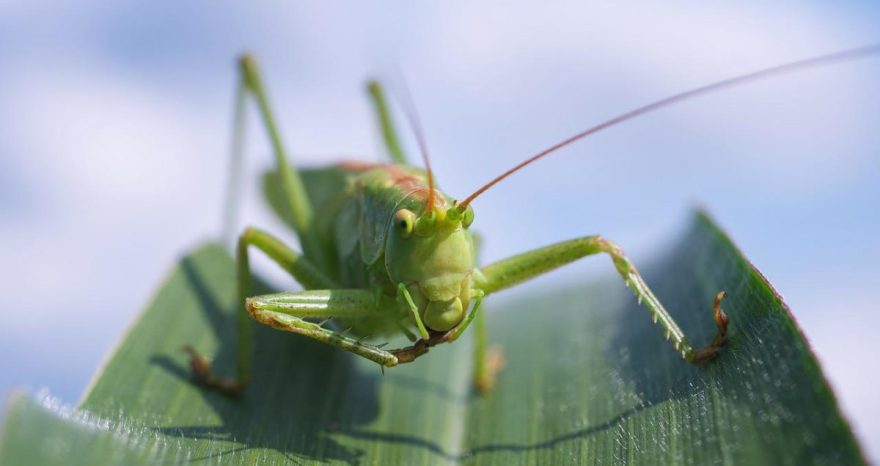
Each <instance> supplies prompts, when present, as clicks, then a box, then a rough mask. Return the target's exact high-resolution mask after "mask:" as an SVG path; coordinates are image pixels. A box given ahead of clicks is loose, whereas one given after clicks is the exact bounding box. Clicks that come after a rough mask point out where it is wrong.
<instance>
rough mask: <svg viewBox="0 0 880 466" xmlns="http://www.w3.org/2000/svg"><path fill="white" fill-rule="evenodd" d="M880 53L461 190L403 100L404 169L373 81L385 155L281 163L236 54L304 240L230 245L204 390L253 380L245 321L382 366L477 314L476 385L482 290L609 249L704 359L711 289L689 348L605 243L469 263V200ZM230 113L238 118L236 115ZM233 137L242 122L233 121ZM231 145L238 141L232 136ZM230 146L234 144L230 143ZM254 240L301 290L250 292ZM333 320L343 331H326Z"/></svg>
mask: <svg viewBox="0 0 880 466" xmlns="http://www.w3.org/2000/svg"><path fill="white" fill-rule="evenodd" d="M877 53H880V45H874V46H869V47H862V48H859V49H853V50H849V51H845V52H839V53H835V54H830V55H825V56H821V57H817V58H811V59H808V60H802V61H798V62H794V63H789V64H786V65H781V66H777V67H774V68H770V69H765V70H761V71H757V72H754V73H749V74H747V75H742V76H738V77H735V78H731V79H728V80H725V81H721V82H718V83H715V84H710V85H708V86H703V87H700V88H697V89H693V90H690V91H687V92H684V93H681V94H677V95H674V96H672V97H669V98H666V99H662V100H659V101H657V102H654V103H651V104H649V105H646V106H644V107H640V108H637V109H635V110H633V111H630V112H627V113H624V114H622V115H620V116H617V117H615V118H612V119H610V120H608V121H606V122H604V123H602V124H600V125H598V126H595V127H593V128H590V129H587V130H585V131H583V132H581V133H578V134H576V135H574V136H572V137H570V138H568V139H566V140H565V141H562V142H560V143H558V144H556V145H554V146H551V147H550V148H548V149H546V150H544V151H542V152H540V153H538V154H537V155H535V156H533V157H531V158H529V159H527V160H525V161H524V162H522V163H520V164H519V165H517V166H515V167H513V168H511V169H510V170H508V171H506V172H504V173H503V174H501V175H500V176H498V177H497V178H495V179H494V180H492V181H490V182H489V183H487V184H486V185H484V186H483V187H481V188H480V189H478V190H477V191H475V192H474V193H473V194H471V195H470V196H468V197H466V198H465V199H464V200H455V199H454V198H452V197H451V196H448V195H446V194H445V193H443V192H441V191H439V190H437V189H436V188H435V186H434V179H433V174H432V172H431V167H430V162H429V159H428V156H427V150H426V148H425V146H426V145H425V141H424V138H423V137H422V132H421V129H420V127H419V125H418V120H417V119H416V118H415V114H414V112H413V111H412V107H411V104H410V105H409V106H404V107H405V110H406V113H407V116H408V117H409V120H410V123H411V125H412V126H413V130H414V132H415V134H416V138H417V140H418V143H419V146H420V149H421V152H422V157H423V160H424V163H425V169H424V170H422V169H419V168H414V167H412V166H410V165H409V164H408V163H407V160H406V158H405V156H404V154H403V151H402V150H401V148H400V144H399V142H398V138H397V136H396V133H395V130H394V128H393V125H392V123H391V117H390V115H389V110H388V106H387V104H386V102H385V98H384V94H383V91H382V89H381V87H380V86H379V85H378V84H377V83H375V82H373V83H370V85H369V91H370V95H371V96H372V100H373V104H374V106H375V108H376V113H377V115H378V120H379V124H380V127H381V129H382V134H383V139H384V141H385V144H386V146H387V149H388V151H389V153H390V156H391V162H392V163H389V164H369V163H361V162H345V163H341V164H339V165H336V166H332V167H328V168H323V169H313V170H304V171H300V170H297V169H295V168H294V167H293V166H291V165H290V163H289V161H288V158H287V156H286V153H285V150H284V146H283V144H282V142H281V137H280V135H279V132H278V130H277V128H276V126H275V119H274V117H273V114H272V111H271V110H270V106H269V102H268V98H267V96H266V92H265V88H264V86H263V84H262V80H261V78H260V74H259V72H258V70H257V65H256V62H255V61H254V59H253V58H251V57H250V56H247V55H246V56H244V57H242V58H241V60H240V61H239V71H240V82H239V91H238V100H237V102H238V110H237V114H238V115H241V111H242V107H243V103H244V100H245V98H246V97H247V96H252V97H254V98H255V99H256V103H257V106H258V108H259V112H260V114H261V116H262V119H263V122H264V124H265V126H266V129H267V130H268V135H269V138H270V140H271V143H272V146H273V150H274V153H275V162H276V165H277V172H276V173H275V176H276V178H277V180H278V182H279V183H280V186H281V190H282V192H283V197H284V202H285V203H286V206H287V208H288V209H289V214H290V216H291V218H292V224H293V227H294V230H295V231H296V234H297V235H298V237H299V239H300V243H301V245H302V249H303V252H302V254H299V253H297V252H295V251H293V250H292V249H291V248H289V247H287V246H286V245H284V244H283V243H282V242H281V241H280V240H278V239H277V238H276V237H274V236H272V235H271V234H269V233H267V232H265V231H262V230H259V229H256V228H247V229H246V230H245V231H244V232H243V233H242V234H241V236H240V237H239V239H238V245H237V253H236V255H237V276H238V293H239V296H240V302H242V303H243V304H244V306H243V312H239V313H238V316H237V325H238V340H239V341H238V355H237V365H236V372H237V373H236V375H235V377H219V376H217V375H215V374H214V373H213V371H212V369H211V363H210V361H209V360H208V359H207V358H205V357H204V356H202V355H200V354H199V353H198V352H197V351H196V350H195V349H193V348H192V347H187V348H185V349H186V351H187V352H189V353H190V355H191V366H192V369H193V372H194V373H195V374H196V376H197V377H198V379H199V380H200V381H201V382H202V383H204V384H205V385H207V386H208V387H211V388H214V389H218V390H221V391H223V392H227V393H230V394H238V393H241V392H242V390H244V388H245V386H246V385H247V384H248V382H249V381H250V378H251V357H252V354H251V353H252V335H251V333H252V329H251V327H250V320H251V319H254V320H256V321H258V322H260V323H263V324H266V325H269V326H271V327H274V328H276V329H279V330H282V331H286V332H291V333H296V334H299V335H303V336H306V337H309V338H313V339H315V340H318V341H320V342H323V343H327V344H330V345H333V346H336V347H338V348H341V349H343V350H346V351H349V352H352V353H354V354H356V355H358V356H361V357H364V358H367V359H369V360H371V361H373V362H375V363H378V364H379V365H380V366H381V367H382V368H383V370H384V368H385V367H393V366H397V365H399V364H404V363H409V362H412V361H415V360H416V359H417V358H419V357H421V356H422V355H424V354H426V353H427V352H428V350H429V349H430V348H431V347H433V346H436V345H439V344H442V343H451V342H454V341H456V340H457V339H458V338H460V337H461V335H462V334H463V333H464V332H465V330H466V329H467V328H468V327H469V326H470V325H471V324H473V325H474V327H475V331H476V345H475V351H474V374H473V377H474V384H475V386H476V388H477V389H479V390H488V389H490V388H491V387H492V385H493V383H494V380H495V376H496V374H497V372H498V370H499V369H500V368H501V365H502V358H501V356H500V352H499V351H497V350H488V349H487V331H486V321H485V315H484V313H483V312H482V310H481V305H482V302H483V299H484V298H485V297H487V296H489V295H491V294H493V293H496V292H498V291H501V290H504V289H506V288H510V287H512V286H514V285H517V284H519V283H522V282H524V281H526V280H529V279H531V278H534V277H537V276H539V275H542V274H544V273H547V272H550V271H551V270H554V269H556V268H559V267H561V266H563V265H566V264H569V263H571V262H574V261H576V260H578V259H581V258H583V257H586V256H591V255H594V254H599V253H605V254H608V255H609V256H610V258H611V260H612V262H613V264H614V267H615V268H616V269H617V272H618V273H619V274H620V276H621V277H622V278H623V280H624V282H625V284H626V285H627V286H628V287H629V288H630V289H631V290H632V292H633V294H634V295H635V297H636V299H637V300H638V301H639V302H640V303H643V304H644V305H645V306H646V307H647V309H648V312H649V313H650V314H651V317H652V318H653V320H654V322H656V323H658V324H659V325H660V327H662V329H663V330H664V331H665V334H666V338H667V339H668V340H670V342H671V344H672V347H673V348H674V349H675V350H676V351H677V352H679V353H680V354H681V356H682V358H683V359H684V360H685V361H688V362H690V363H697V364H698V363H703V362H706V361H709V360H710V359H712V358H714V357H715V356H716V355H717V354H718V352H719V350H720V349H721V347H722V346H723V345H724V344H725V342H726V340H727V335H728V321H729V319H728V317H727V314H726V313H725V312H724V311H723V310H722V309H721V306H720V303H721V300H722V299H723V298H724V295H725V294H724V292H723V291H720V292H718V294H717V295H716V296H715V298H714V302H713V306H712V312H713V317H714V321H715V326H716V327H717V334H716V335H715V337H714V338H713V339H712V340H711V341H710V342H709V343H708V344H706V345H705V346H703V347H701V348H695V347H693V346H692V345H691V344H690V343H689V342H688V339H687V338H686V337H685V335H684V332H682V330H681V328H679V326H678V325H677V324H676V322H675V320H674V319H673V318H672V317H671V316H670V315H669V313H668V312H667V311H666V309H664V307H663V305H662V304H661V303H660V301H659V300H658V299H657V298H656V297H655V296H654V294H653V293H652V292H651V290H650V288H648V285H647V284H646V283H645V281H644V280H643V279H642V277H641V276H640V275H639V272H638V271H637V269H636V267H635V266H634V265H633V264H632V263H631V262H630V260H629V259H627V257H626V256H625V255H624V254H623V252H622V251H621V249H620V248H619V247H618V246H617V245H616V244H614V243H612V242H611V241H608V240H607V239H605V238H602V237H600V236H584V237H580V238H575V239H572V240H568V241H563V242H560V243H556V244H553V245H550V246H546V247H543V248H539V249H535V250H532V251H529V252H526V253H523V254H519V255H516V256H513V257H510V258H507V259H504V260H500V261H498V262H495V263H493V264H489V265H487V266H484V267H477V263H476V254H475V246H474V237H473V235H472V233H471V231H470V227H471V226H472V223H473V221H474V211H473V209H472V207H471V203H472V202H473V200H474V199H475V198H477V197H478V196H479V195H481V194H482V193H484V192H485V191H486V190H488V189H489V188H491V187H492V186H494V185H495V184H496V183H498V182H499V181H501V180H503V179H504V178H506V177H508V176H510V175H511V174H513V173H515V172H517V171H518V170H520V169H522V168H523V167H525V166H526V165H529V164H531V163H533V162H534V161H536V160H538V159H540V158H542V157H544V156H546V155H548V154H550V153H552V152H554V151H556V150H557V149H559V148H561V147H563V146H566V145H569V144H571V143H573V142H575V141H578V140H580V139H582V138H585V137H587V136H589V135H591V134H593V133H596V132H598V131H601V130H603V129H605V128H608V127H610V126H613V125H616V124H618V123H621V122H623V121H626V120H629V119H631V118H635V117H637V116H640V115H642V114H645V113H648V112H652V111H655V110H658V109H660V108H663V107H667V106H669V105H672V104H675V103H678V102H680V101H682V100H685V99H690V98H692V97H695V96H697V95H703V94H705V93H708V92H714V91H717V90H720V89H722V88H727V87H730V86H734V85H740V84H743V83H745V82H750V81H753V80H756V79H763V78H767V77H770V76H774V75H778V74H780V73H785V72H791V71H795V70H799V69H803V68H807V67H812V66H816V65H824V64H829V63H834V62H840V61H843V60H851V59H856V58H862V57H865V56H868V55H873V54H877ZM236 121H241V119H240V117H237V118H236ZM238 128H239V130H238V131H237V132H236V133H240V128H241V125H240V124H239V125H238ZM234 146H235V147H237V146H239V144H234ZM234 152H235V149H234ZM251 247H255V248H257V249H259V250H260V251H262V252H263V253H265V254H266V255H267V256H269V257H270V258H271V259H272V260H273V261H275V262H276V263H277V264H278V265H279V266H281V267H282V268H283V269H284V270H286V271H287V272H288V273H290V275H292V276H293V278H294V279H295V280H296V281H297V282H299V283H300V284H301V285H302V286H303V288H305V291H299V292H287V293H275V294H268V295H261V296H250V275H251V272H250V266H249V257H248V250H249V248H251ZM330 319H332V320H333V321H334V322H336V323H338V324H340V325H341V326H342V327H344V328H347V330H346V331H342V332H340V331H336V330H333V329H332V328H329V326H328V325H325V323H326V322H327V321H328V320H330ZM395 334H403V335H406V336H407V337H408V338H409V340H410V342H411V344H410V345H409V346H405V347H401V348H397V349H385V348H384V345H374V344H370V343H367V342H365V341H366V338H367V337H377V336H390V335H395Z"/></svg>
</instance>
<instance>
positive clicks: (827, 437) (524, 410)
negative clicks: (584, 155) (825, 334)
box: [0, 214, 864, 465]
mask: <svg viewBox="0 0 880 466" xmlns="http://www.w3.org/2000/svg"><path fill="white" fill-rule="evenodd" d="M593 260H604V261H607V258H595V259H593ZM609 269H611V267H610V265H609ZM643 271H644V272H645V275H646V279H647V281H648V283H649V284H651V285H652V286H653V287H654V289H655V291H656V293H657V295H658V296H659V298H660V299H661V300H662V301H663V302H664V303H666V305H667V307H668V308H669V310H670V311H671V313H672V314H673V315H674V317H675V318H676V319H679V322H680V324H681V326H682V328H683V329H684V330H685V332H687V333H688V334H690V335H693V339H694V340H695V341H702V340H707V339H708V338H710V336H711V334H712V332H713V325H712V320H711V299H712V296H713V295H714V294H715V293H716V292H717V291H718V290H722V289H723V290H726V291H727V292H728V296H729V297H728V299H727V301H725V309H726V310H727V311H728V313H729V315H730V317H731V322H732V323H731V340H730V342H729V344H728V346H727V347H726V348H725V350H724V351H723V353H722V354H721V356H720V357H719V358H718V359H717V360H716V361H714V362H712V363H711V364H709V365H707V366H705V367H695V366H692V365H689V364H687V363H684V362H682V361H681V359H680V358H679V357H678V356H677V355H676V353H675V352H674V351H672V349H671V347H670V345H669V344H668V343H667V342H666V341H664V338H663V335H662V332H661V331H660V329H659V327H657V326H655V325H652V324H651V321H650V319H649V317H648V314H647V312H645V310H644V309H642V308H640V307H639V306H638V305H637V303H636V302H635V299H634V298H633V297H632V295H630V294H629V293H628V292H627V290H626V289H625V288H624V287H623V286H622V285H621V283H620V282H619V280H617V279H616V277H609V278H608V279H607V280H602V281H599V282H595V283H592V284H576V285H574V286H569V287H566V288H561V289H560V290H558V291H553V292H541V293H539V292H538V291H536V290H535V289H534V288H531V290H530V289H529V288H528V286H527V288H526V291H527V292H528V295H527V294H526V293H523V292H520V293H519V294H518V295H516V293H514V296H510V295H508V296H506V297H505V296H503V295H502V296H499V297H497V298H496V297H493V299H491V300H489V301H488V304H489V307H490V308H491V310H490V314H489V324H490V326H489V328H490V333H491V337H492V340H493V341H494V342H497V343H500V344H501V345H503V347H504V350H505V354H506V358H507V367H506V368H505V370H504V371H503V372H502V373H501V375H500V377H499V380H498V386H497V388H496V389H495V390H494V391H492V392H491V393H489V394H487V395H484V396H479V395H475V394H474V393H473V392H472V391H471V389H470V369H471V360H470V355H471V346H470V342H469V341H465V342H457V343H456V344H453V345H446V346H439V347H436V348H434V349H432V351H431V354H429V355H428V356H426V357H424V358H422V359H420V360H419V361H417V362H416V363H414V364H411V365H408V366H401V367H399V368H393V369H390V370H388V371H387V372H386V373H385V375H384V376H383V374H382V373H381V372H380V370H379V368H378V367H377V366H376V365H374V364H372V363H369V362H366V361H362V360H360V359H358V358H356V357H354V356H352V355H350V354H347V353H343V352H341V351H338V350H335V349H333V348H330V347H326V346H323V345H321V344H318V343H315V342H312V341H308V340H306V339H304V338H301V337H297V336H293V335H289V334H284V333H281V332H278V331H274V330H271V329H268V328H259V329H258V332H257V339H256V342H257V344H256V365H255V371H254V383H253V385H252V386H251V387H250V388H249V389H248V391H247V394H246V396H245V397H244V398H243V399H241V400H235V399H230V398H227V397H224V396H222V395H220V394H217V393H213V392H209V391H205V390H203V389H201V388H199V387H198V386H195V385H193V384H192V383H191V376H190V374H189V371H188V368H187V367H186V359H185V356H184V355H183V353H181V352H180V351H179V349H180V347H181V346H183V345H184V344H187V343H191V344H194V345H195V346H196V347H197V348H199V349H200V350H202V351H204V352H206V353H207V354H214V355H216V357H217V365H218V367H219V369H220V371H223V372H226V373H228V372H229V371H230V370H231V369H232V363H233V359H234V335H233V324H232V321H231V318H230V315H231V314H232V313H233V312H236V309H237V307H238V306H237V304H236V303H235V298H234V294H235V292H234V290H235V279H234V270H233V263H232V260H231V259H230V258H229V257H228V255H227V254H226V253H225V252H224V251H223V250H222V249H220V248H219V247H217V246H212V245H208V246H205V247H203V248H201V249H199V250H198V251H196V252H195V253H193V254H192V255H190V256H188V257H187V258H186V259H184V260H183V261H182V262H181V263H180V264H179V266H178V267H177V268H176V269H175V270H174V272H173V273H172V274H171V276H170V278H169V279H168V281H167V282H166V283H165V284H164V285H163V286H162V289H161V291H160V292H159V293H158V295H157V296H156V297H155V299H154V301H153V302H152V303H151V304H150V305H149V307H148V309H147V310H146V312H145V313H144V314H143V315H142V316H141V318H140V320H139V321H138V322H137V324H136V325H135V326H134V327H133V328H132V329H131V331H130V332H129V334H128V335H127V336H126V337H125V339H124V340H123V341H122V343H121V344H120V346H119V348H118V349H117V350H116V352H115V353H114V354H113V356H112V357H111V359H110V360H109V362H108V363H107V365H106V367H105V368H104V369H103V370H102V371H101V373H100V374H99V376H98V378H97V379H96V381H95V383H94V385H93V386H92V388H91V389H90V390H89V392H88V393H87V395H86V397H85V399H84V401H83V402H82V404H81V406H80V407H79V408H78V409H76V410H67V411H65V410H63V409H59V408H57V407H55V406H53V405H52V403H51V400H47V399H42V400H37V401H35V400H32V399H30V398H29V397H26V396H23V395H16V396H13V397H12V398H11V400H10V403H9V405H8V407H7V420H6V423H5V424H6V425H5V429H4V432H3V434H2V437H0V442H2V443H0V464H4V465H6V464H9V465H13V464H47V465H52V464H65V465H70V464H89V465H100V464H138V463H142V464H156V463H161V464H184V463H189V462H193V461H196V460H200V459H201V460H204V463H205V464H214V463H221V462H222V463H223V464H281V463H284V462H286V461H295V462H298V463H301V464H307V463H311V462H331V463H341V464H345V463H348V464H381V465H386V464H408V465H409V464H442V463H449V464H474V465H477V464H499V465H509V464H590V463H602V464H609V463H628V464H695V465H704V464H717V463H726V464H749V465H756V464H773V465H777V464H791V465H802V464H855V463H864V460H863V458H862V456H861V453H860V451H859V447H858V445H857V444H856V442H855V440H854V438H853V435H852V433H851V432H850V430H849V428H848V426H847V425H846V423H845V421H844V420H843V419H842V418H841V416H840V413H839V411H838V408H837V406H836V402H835V400H834V397H833V395H832V393H831V391H830V390H829V387H828V385H827V383H826V382H825V380H824V378H823V376H822V373H821V371H820V369H819V366H818V364H817V363H816V360H815V358H814V357H813V355H812V354H811V352H810V350H809V347H808V345H807V343H806V342H805V341H804V339H803V336H802V335H801V334H800V333H799V331H798V329H797V326H796V325H795V323H794V321H793V320H792V317H791V315H790V314H789V312H788V309H787V308H786V307H785V305H784V304H783V303H782V301H781V300H780V298H779V296H778V295H777V294H776V293H775V292H774V291H773V289H772V288H770V286H769V285H768V284H767V282H766V281H765V280H764V279H763V277H762V276H761V275H760V274H759V273H758V272H757V271H756V270H755V269H754V268H753V267H752V266H751V265H750V264H749V263H748V262H747V261H746V259H744V258H743V257H742V255H741V254H740V253H739V252H738V251H737V250H736V249H735V248H734V246H733V245H732V244H731V242H730V240H728V239H727V238H726V237H725V236H724V234H722V233H721V232H720V231H719V230H718V229H717V228H716V227H715V226H714V225H713V224H712V223H711V221H710V220H709V219H707V218H706V217H705V216H703V215H702V214H699V215H697V216H696V217H695V219H694V222H693V224H692V226H691V227H690V228H689V230H688V231H687V232H686V233H685V234H684V235H683V236H682V237H681V238H680V239H679V241H677V243H676V245H674V247H672V248H671V249H669V250H667V251H665V252H664V253H663V255H662V256H661V257H658V258H657V260H656V261H655V262H653V263H652V264H648V265H646V266H645V267H643ZM516 296H519V298H518V299H514V298H515V297H516ZM522 296H527V297H522ZM465 340H468V339H465Z"/></svg>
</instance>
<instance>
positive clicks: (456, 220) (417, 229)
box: [385, 206, 476, 332]
mask: <svg viewBox="0 0 880 466" xmlns="http://www.w3.org/2000/svg"><path fill="white" fill-rule="evenodd" d="M473 218H474V213H473V210H471V209H470V208H468V209H467V210H465V211H464V212H460V211H459V210H457V209H456V207H454V206H453V207H452V208H450V209H449V210H446V211H444V210H432V211H429V212H427V213H424V214H422V215H421V216H416V214H415V213H414V212H412V211H411V210H409V209H400V210H398V211H397V212H396V213H395V215H394V217H393V219H392V223H391V225H390V227H389V228H390V231H389V234H388V239H387V244H386V249H385V267H386V269H387V270H388V275H389V276H390V278H391V280H392V282H393V283H404V284H406V286H407V290H408V291H409V293H410V295H411V296H412V298H413V301H414V302H415V304H416V306H418V308H419V312H420V313H421V317H422V321H423V322H424V323H425V325H426V326H427V327H428V328H430V329H431V330H435V331H439V332H443V331H446V330H449V329H451V328H453V327H455V326H456V325H458V324H459V322H461V321H462V319H464V316H465V312H466V311H467V307H468V303H469V302H470V299H471V288H472V287H471V273H472V272H473V269H474V264H475V262H476V260H475V257H474V244H473V238H472V237H471V234H470V232H469V231H468V227H469V226H470V224H471V222H472V221H473Z"/></svg>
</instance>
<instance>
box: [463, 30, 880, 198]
mask: <svg viewBox="0 0 880 466" xmlns="http://www.w3.org/2000/svg"><path fill="white" fill-rule="evenodd" d="M876 54H880V44H873V45H867V46H863V47H858V48H854V49H849V50H844V51H841V52H835V53H830V54H827V55H820V56H818V57H813V58H807V59H804V60H798V61H794V62H791V63H786V64H784V65H778V66H774V67H772V68H765V69H763V70H759V71H753V72H751V73H747V74H743V75H740V76H736V77H733V78H728V79H725V80H723V81H718V82H715V83H712V84H709V85H706V86H702V87H697V88H695V89H691V90H689V91H685V92H682V93H680V94H675V95H673V96H670V97H666V98H665V99H660V100H658V101H655V102H652V103H650V104H648V105H645V106H643V107H639V108H636V109H634V110H630V111H628V112H626V113H622V114H620V115H618V116H616V117H614V118H611V119H610V120H607V121H605V122H602V123H600V124H598V125H596V126H593V127H592V128H588V129H586V130H584V131H581V132H580V133H577V134H575V135H574V136H571V137H569V138H568V139H566V140H564V141H562V142H560V143H558V144H555V145H553V146H550V147H548V148H547V149H544V150H543V151H541V152H538V153H537V154H535V155H533V156H532V157H530V158H528V159H526V160H524V161H523V162H521V163H520V164H519V165H517V166H515V167H513V168H511V169H510V170H507V171H506V172H504V173H502V174H501V175H498V176H497V177H496V178H495V179H493V180H492V181H490V182H488V183H486V184H485V185H483V186H482V187H481V188H479V189H477V190H476V191H474V193H473V194H471V195H470V196H468V197H467V198H466V199H465V200H464V201H462V202H461V203H459V204H458V206H457V208H458V210H459V212H464V211H465V209H467V206H468V204H470V203H471V202H472V201H473V200H474V199H476V198H477V196H479V195H480V194H483V193H484V192H486V191H487V190H488V189H489V188H491V187H492V186H495V185H496V184H498V183H499V182H500V181H501V180H503V179H505V178H507V177H508V176H510V175H512V174H514V173H516V172H517V171H519V170H520V169H521V168H523V167H525V166H527V165H529V164H531V163H532V162H535V161H537V160H538V159H541V158H543V157H544V156H546V155H549V154H551V153H553V152H556V151H557V150H559V149H561V148H563V147H565V146H567V145H569V144H572V143H574V142H576V141H579V140H581V139H583V138H585V137H587V136H590V135H591V134H595V133H598V132H599V131H602V130H604V129H608V128H610V127H612V126H615V125H617V124H619V123H623V122H624V121H627V120H631V119H633V118H636V117H638V116H642V115H644V114H646V113H651V112H654V111H656V110H660V109H662V108H665V107H669V106H671V105H674V104H677V103H679V102H682V101H685V100H690V99H691V98H693V97H697V96H702V95H705V94H709V93H712V92H715V91H719V90H722V89H726V88H729V87H734V86H738V85H741V84H746V83H750V82H753V81H758V80H762V79H766V78H770V77H775V76H779V75H782V74H787V73H791V72H794V71H801V70H804V69H808V68H813V67H818V66H826V65H832V64H836V63H841V62H847V61H852V60H858V59H862V58H868V57H871V56H872V55H876Z"/></svg>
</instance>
